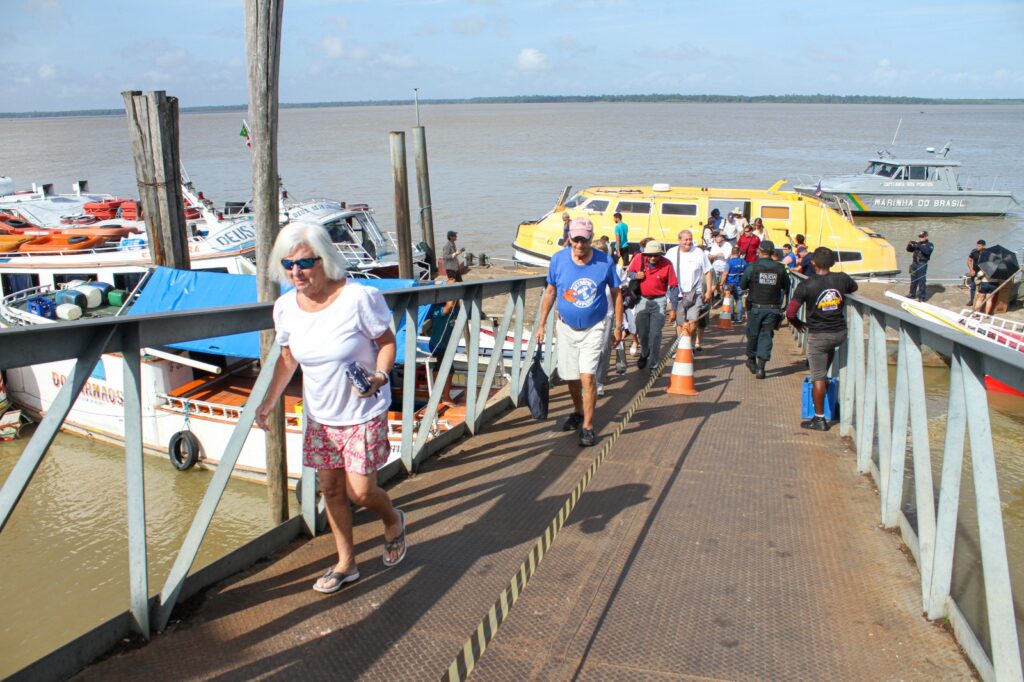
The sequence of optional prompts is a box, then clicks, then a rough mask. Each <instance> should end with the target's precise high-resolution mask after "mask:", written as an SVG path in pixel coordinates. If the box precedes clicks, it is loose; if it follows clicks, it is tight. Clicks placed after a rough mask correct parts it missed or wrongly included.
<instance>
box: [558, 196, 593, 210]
mask: <svg viewBox="0 0 1024 682" xmlns="http://www.w3.org/2000/svg"><path fill="white" fill-rule="evenodd" d="M586 200H587V198H586V197H585V196H583V195H582V194H574V195H573V197H572V199H569V201H567V202H565V204H564V205H563V208H576V207H577V206H579V205H580V204H582V203H583V202H584V201H586Z"/></svg>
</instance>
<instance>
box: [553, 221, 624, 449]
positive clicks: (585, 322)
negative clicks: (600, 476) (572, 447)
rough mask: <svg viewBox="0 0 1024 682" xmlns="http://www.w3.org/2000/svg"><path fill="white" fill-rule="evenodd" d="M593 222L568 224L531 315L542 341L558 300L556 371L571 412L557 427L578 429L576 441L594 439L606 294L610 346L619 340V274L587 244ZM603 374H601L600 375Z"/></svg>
mask: <svg viewBox="0 0 1024 682" xmlns="http://www.w3.org/2000/svg"><path fill="white" fill-rule="evenodd" d="M593 238H594V226H593V224H591V222H590V220H588V219H587V218H575V219H573V221H572V222H571V223H570V224H569V248H568V249H561V250H560V251H557V252H556V253H555V254H554V255H553V256H551V266H550V267H549V269H548V286H547V289H545V290H544V298H543V300H542V302H541V311H540V318H539V319H538V320H537V331H536V336H537V341H538V342H543V341H544V328H545V326H546V325H545V322H547V319H548V314H549V313H550V312H551V308H552V307H553V306H554V305H555V301H556V300H557V301H558V316H559V320H558V324H557V325H556V326H557V328H558V332H557V338H558V343H556V344H555V351H556V353H557V355H558V376H560V377H561V378H562V380H563V381H565V382H566V384H567V385H568V386H569V394H570V395H571V396H572V404H573V413H572V414H571V415H570V416H569V418H568V419H567V420H566V421H565V423H564V424H563V425H562V430H563V431H575V430H577V429H579V432H580V436H579V438H580V445H583V446H585V447H589V446H591V445H594V444H596V443H597V436H595V435H594V408H595V406H596V405H597V382H598V377H597V367H598V364H599V362H600V359H601V350H602V346H603V345H604V343H605V336H604V332H605V325H607V324H609V320H608V319H607V317H606V316H607V313H608V305H609V298H610V302H611V305H613V306H614V311H615V316H614V317H615V332H614V334H613V337H612V345H618V343H619V342H620V341H621V340H622V297H621V296H620V295H619V285H620V282H619V275H618V273H617V272H616V271H615V263H613V262H612V259H611V257H610V256H609V255H608V254H606V253H602V252H601V251H598V250H596V249H594V248H593V246H592V244H591V240H593ZM600 379H602V380H603V379H604V377H600Z"/></svg>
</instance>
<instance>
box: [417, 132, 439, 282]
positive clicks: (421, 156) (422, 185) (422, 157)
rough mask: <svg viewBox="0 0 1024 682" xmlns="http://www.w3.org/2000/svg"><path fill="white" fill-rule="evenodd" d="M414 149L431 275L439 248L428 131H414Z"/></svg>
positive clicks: (422, 227)
mask: <svg viewBox="0 0 1024 682" xmlns="http://www.w3.org/2000/svg"><path fill="white" fill-rule="evenodd" d="M417 123H419V121H418V120H417ZM412 148H413V153H414V155H415V157H416V188H417V189H418V190H419V197H420V230H421V232H422V233H423V241H424V242H426V244H427V246H428V247H430V254H431V256H432V257H431V258H429V259H428V260H429V261H430V275H431V277H433V276H435V275H436V274H437V273H436V269H437V247H436V246H435V245H434V209H433V207H432V206H431V204H430V170H429V168H428V166H427V131H426V129H425V128H424V127H423V126H421V125H417V126H416V127H415V128H413V129H412Z"/></svg>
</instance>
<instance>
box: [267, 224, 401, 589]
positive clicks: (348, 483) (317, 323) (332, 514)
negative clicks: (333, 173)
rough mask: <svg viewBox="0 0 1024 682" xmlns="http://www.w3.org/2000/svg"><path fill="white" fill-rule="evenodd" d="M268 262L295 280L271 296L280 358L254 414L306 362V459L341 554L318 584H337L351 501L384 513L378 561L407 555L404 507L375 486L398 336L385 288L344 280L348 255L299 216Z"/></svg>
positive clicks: (352, 565)
mask: <svg viewBox="0 0 1024 682" xmlns="http://www.w3.org/2000/svg"><path fill="white" fill-rule="evenodd" d="M271 263H273V264H274V267H280V268H281V270H280V271H279V272H280V278H281V281H282V282H284V283H291V284H293V285H294V286H295V288H294V289H293V290H291V291H289V292H287V293H285V294H283V295H281V297H280V298H278V299H277V301H276V302H275V303H274V328H275V330H276V332H277V342H278V344H280V346H281V357H280V359H279V360H278V362H277V366H276V367H275V368H274V378H273V380H272V382H271V385H270V389H269V390H268V392H267V397H266V398H265V399H264V400H263V402H262V403H261V404H260V407H259V409H258V410H257V413H256V420H257V422H258V423H259V425H260V426H261V427H263V428H264V429H265V428H267V418H268V417H269V415H270V412H271V410H272V409H273V407H274V405H276V404H277V401H278V400H279V399H280V397H281V394H282V393H283V392H284V389H285V387H286V386H287V385H288V383H289V382H290V381H291V379H292V376H293V375H294V374H295V370H296V368H298V367H302V377H303V382H302V383H303V386H302V394H303V414H304V415H305V422H306V423H305V434H304V438H303V447H302V450H303V462H304V464H305V465H306V466H309V467H314V468H316V469H317V470H318V471H319V473H320V486H321V489H322V490H323V493H324V499H325V501H326V503H327V518H328V520H329V521H330V524H331V532H332V533H333V535H334V541H335V544H336V546H337V548H338V561H337V563H336V564H332V566H331V567H330V568H329V569H327V572H326V573H325V574H324V575H323V576H322V577H321V578H320V579H319V580H317V581H316V583H315V584H314V585H313V589H314V590H316V591H317V592H323V593H328V594H329V593H333V592H337V591H338V590H340V589H341V588H342V587H343V586H344V585H345V584H346V583H351V582H355V581H356V580H358V579H359V568H358V566H357V565H356V557H355V551H354V549H353V541H352V511H351V508H350V506H349V501H352V502H355V503H356V504H357V505H360V506H363V507H366V508H368V509H371V510H373V511H374V512H376V513H377V514H379V515H380V517H381V519H382V520H383V522H384V540H385V543H384V565H385V566H394V565H396V564H398V563H399V562H400V561H401V560H402V559H404V558H405V553H406V544H405V514H404V513H403V512H402V511H401V510H399V509H396V508H395V507H394V505H392V503H391V499H390V498H389V497H388V494H387V493H386V492H384V491H383V490H382V489H381V488H380V487H379V486H378V485H377V470H378V469H379V468H380V467H381V466H383V465H384V464H385V463H386V462H387V460H388V455H389V454H390V451H391V446H390V444H389V442H388V423H387V410H388V406H389V405H390V403H391V390H390V385H389V382H388V373H389V372H390V371H391V368H392V366H393V365H394V362H395V335H394V333H393V332H392V331H391V330H390V329H389V326H388V325H389V322H390V320H391V312H390V311H389V310H388V307H387V305H386V303H385V302H384V297H383V296H382V295H381V293H380V292H379V291H378V290H376V289H373V288H371V287H367V286H363V285H361V284H358V283H356V282H352V281H349V280H348V279H347V278H346V276H345V270H346V263H345V259H344V257H343V256H342V255H341V254H340V253H339V252H338V250H337V249H336V248H335V247H334V245H333V244H332V243H331V240H330V237H329V236H328V234H327V231H326V230H324V228H323V227H321V226H320V225H317V224H314V223H302V222H296V223H292V224H290V225H288V226H286V227H284V228H283V229H282V230H281V232H280V233H279V234H278V236H277V239H276V240H275V242H274V248H273V250H272V252H271ZM350 363H355V364H357V365H359V367H360V368H362V369H363V370H364V372H365V374H366V375H368V376H367V378H368V383H369V386H368V388H367V389H366V390H365V391H362V392H360V391H359V390H358V389H357V388H356V386H355V385H354V383H353V381H351V379H350V377H349V375H348V373H347V371H346V367H347V366H349V365H350Z"/></svg>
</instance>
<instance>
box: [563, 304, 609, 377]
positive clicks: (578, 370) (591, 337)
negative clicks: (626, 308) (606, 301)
mask: <svg viewBox="0 0 1024 682" xmlns="http://www.w3.org/2000/svg"><path fill="white" fill-rule="evenodd" d="M607 324H610V322H609V321H608V319H607V318H605V319H603V320H601V321H600V322H598V323H597V324H595V325H594V326H593V327H590V328H589V329H582V330H579V331H577V330H575V329H573V328H572V327H570V326H569V325H567V324H566V323H564V322H562V320H558V325H557V327H558V342H557V343H555V353H556V355H557V358H558V376H559V377H560V378H561V379H562V381H573V380H576V379H579V378H580V374H593V375H596V374H597V365H598V363H599V362H600V360H601V347H602V346H603V345H604V328H605V325H607Z"/></svg>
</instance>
